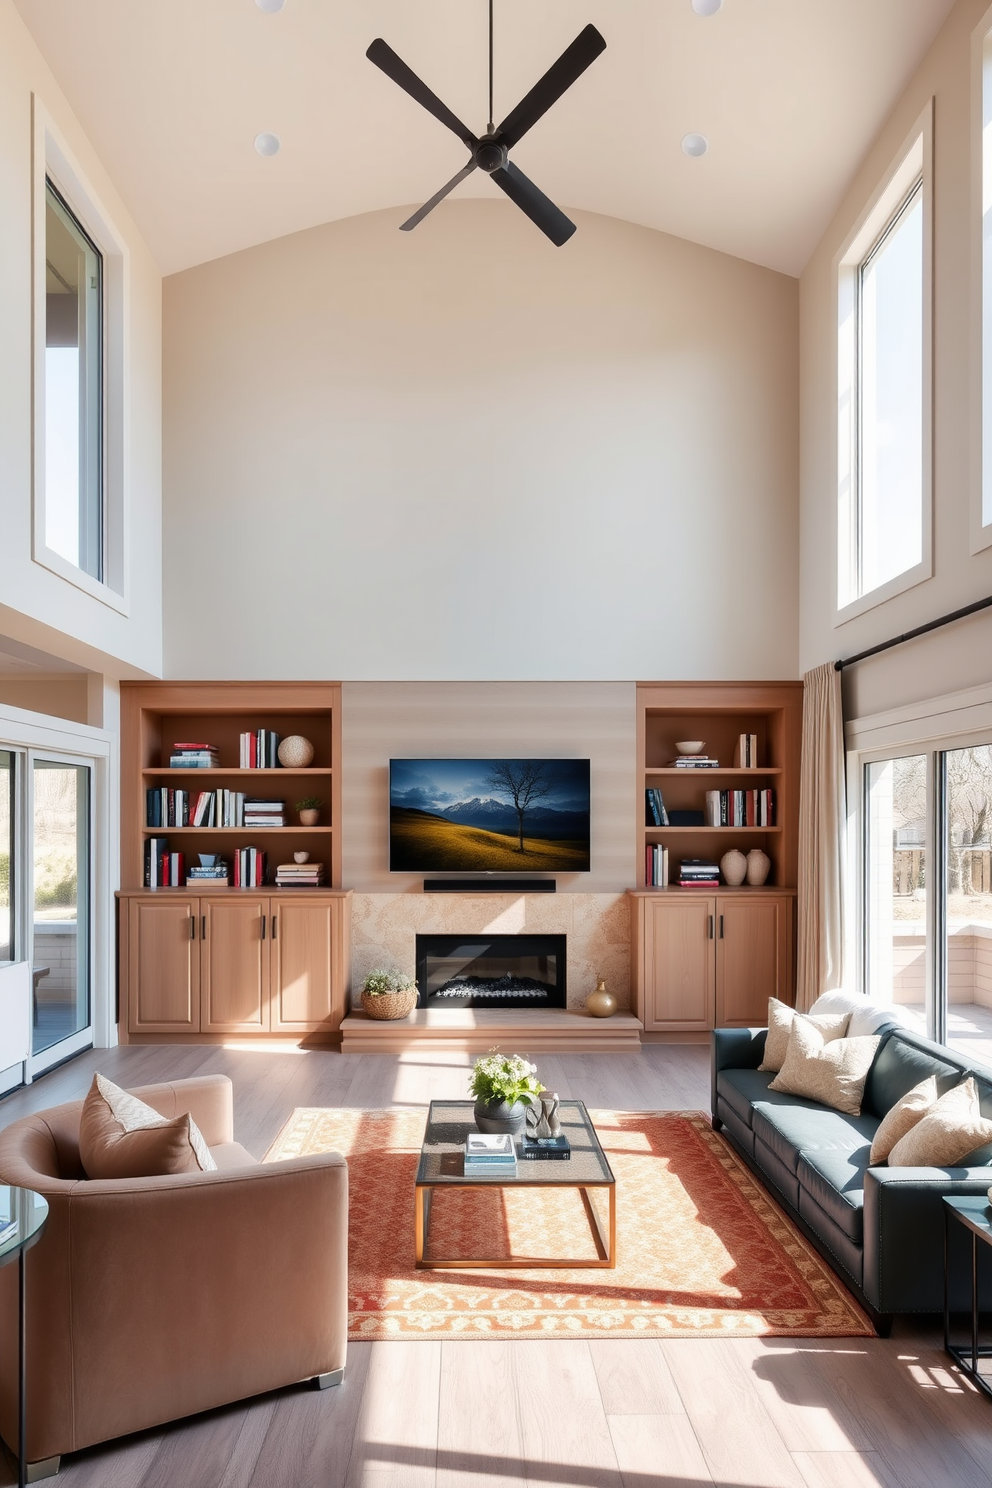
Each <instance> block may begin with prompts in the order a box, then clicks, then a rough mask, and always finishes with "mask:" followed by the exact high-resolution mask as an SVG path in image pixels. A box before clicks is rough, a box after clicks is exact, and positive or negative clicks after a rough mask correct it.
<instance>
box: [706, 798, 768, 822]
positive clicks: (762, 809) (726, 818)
mask: <svg viewBox="0 0 992 1488" xmlns="http://www.w3.org/2000/svg"><path fill="white" fill-rule="evenodd" d="M706 825H707V826H708V827H773V826H774V825H775V792H774V791H773V790H747V791H745V790H723V791H715V790H714V791H707V792H706Z"/></svg>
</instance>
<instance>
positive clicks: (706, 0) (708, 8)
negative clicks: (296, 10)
mask: <svg viewBox="0 0 992 1488" xmlns="http://www.w3.org/2000/svg"><path fill="white" fill-rule="evenodd" d="M258 3H259V5H261V6H262V9H263V10H278V9H279V5H281V4H282V0H278V4H277V3H276V0H268V3H264V0H258ZM722 4H723V0H692V8H693V10H694V11H695V12H696V14H697V15H701V16H711V15H716V13H717V11H718V10H719V9H720V6H721V5H722Z"/></svg>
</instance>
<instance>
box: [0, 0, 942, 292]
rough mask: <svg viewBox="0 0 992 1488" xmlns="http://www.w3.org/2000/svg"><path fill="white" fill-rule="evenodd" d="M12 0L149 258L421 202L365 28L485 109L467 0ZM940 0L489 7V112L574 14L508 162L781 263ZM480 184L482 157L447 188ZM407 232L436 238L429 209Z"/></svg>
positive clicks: (444, 155)
mask: <svg viewBox="0 0 992 1488" xmlns="http://www.w3.org/2000/svg"><path fill="white" fill-rule="evenodd" d="M16 4H17V7H18V10H19V11H20V14H21V15H22V17H23V19H24V21H25V23H26V24H27V26H28V27H29V29H30V31H31V32H32V34H33V36H34V38H35V40H36V42H37V43H38V45H39V47H40V49H41V51H42V52H43V54H44V55H45V57H46V59H47V61H48V63H49V65H50V66H51V68H52V71H53V72H54V74H55V77H56V79H57V80H58V82H59V84H60V85H61V87H62V89H63V91H64V92H65V94H66V95H67V97H68V99H69V102H70V103H71V105H72V106H73V108H74V110H75V112H76V114H77V116H78V118H79V120H80V122H81V124H82V126H83V128H84V129H85V130H86V133H87V135H88V136H89V138H90V140H91V141H92V143H93V145H94V146H95V148H96V150H97V152H98V153H99V155H100V157H101V159H102V160H103V162H104V164H105V166H106V167H107V169H108V170H109V172H110V174H111V176H112V178H113V179H114V181H115V184H116V185H117V187H118V189H119V191H120V193H121V195H122V196H123V198H124V200H125V202H126V203H127V205H128V208H129V210H130V211H131V213H132V214H133V216H134V218H135V220H136V222H137V224H138V226H139V228H140V230H141V231H142V233H143V235H144V237H145V239H146V241H147V243H148V244H149V246H150V248H151V250H152V252H153V254H154V255H155V257H156V259H157V261H158V263H159V265H160V267H161V269H162V271H163V272H164V273H167V274H168V273H174V272H176V271H177V270H180V269H183V268H187V267H189V266H190V265H192V264H196V263H200V262H203V261H205V260H207V259H211V258H216V257H219V256H220V255H222V254H226V253H232V252H234V251H236V250H238V249H241V248H246V247H249V246H251V245H252V244H255V243H259V242H263V241H265V240H267V239H270V238H276V237H281V236H282V235H283V234H285V233H291V232H296V231H299V230H300V229H302V228H307V227H312V226H315V225H316V224H318V223H323V222H329V221H333V220H335V219H338V218H342V217H348V216H352V215H354V214H355V213H359V212H369V211H375V210H377V209H380V208H384V207H392V206H403V207H408V206H413V205H417V204H419V203H420V202H422V201H424V200H425V199H426V198H427V197H429V196H431V195H432V194H433V193H434V192H435V191H436V190H437V189H438V188H439V187H440V186H441V185H442V184H443V183H444V182H445V181H446V180H448V179H449V178H450V177H451V176H452V175H454V173H455V172H456V171H457V170H458V169H459V167H460V166H461V165H463V164H464V163H465V159H466V154H465V151H464V148H463V147H462V145H461V144H459V142H458V140H457V139H456V138H455V137H454V136H453V135H452V134H449V133H448V131H447V130H445V129H444V128H443V127H442V126H441V125H440V124H438V123H437V122H436V121H435V120H434V119H432V118H431V117H430V116H429V115H428V114H426V113H425V112H424V111H423V110H422V109H420V108H419V107H418V106H417V105H416V104H415V103H413V102H412V100H411V99H409V98H408V97H407V96H406V95H405V94H403V93H402V92H400V90H399V89H398V88H397V87H396V86H395V85H394V84H392V83H391V82H389V81H388V79H387V78H385V77H384V76H383V75H382V73H380V72H379V71H377V69H376V68H375V67H373V66H372V64H371V63H370V62H368V61H367V60H366V58H365V49H366V47H367V46H368V44H369V42H370V41H371V40H372V39H373V37H375V36H383V37H385V39H386V40H387V41H388V42H389V43H390V45H391V46H393V47H394V48H395V50H396V51H397V52H398V53H399V54H400V56H401V57H402V58H403V59H404V60H405V61H406V62H408V63H409V64H410V66H411V67H412V68H413V69H414V71H415V72H417V73H418V74H419V75H420V76H421V77H422V78H423V79H424V81H425V82H426V83H428V85H429V86H430V87H431V88H432V89H433V90H434V92H435V93H437V94H439V95H440V97H441V98H442V99H443V100H444V101H445V102H446V103H447V104H448V105H449V107H451V108H452V109H453V110H454V111H455V113H457V114H458V115H460V116H461V117H462V118H463V119H464V120H465V122H466V123H467V124H468V125H469V127H470V128H475V129H476V130H477V131H478V132H481V131H482V129H483V128H484V125H485V118H486V103H487V96H486V95H487V51H486V48H487V12H486V0H285V5H284V8H283V9H282V10H281V11H279V12H277V13H266V12H264V11H262V10H261V9H260V8H259V7H258V5H256V3H255V0H16ZM951 5H952V0H724V4H723V6H722V9H721V10H719V12H718V13H717V14H716V15H714V16H711V17H702V16H699V15H697V14H696V13H695V12H694V11H693V9H692V6H691V4H690V0H540V3H539V4H535V3H534V0H495V9H496V22H495V34H496V45H495V70H496V119H497V122H498V121H499V119H500V118H501V117H503V116H504V115H505V114H507V113H508V112H509V111H510V109H511V108H512V107H513V106H514V105H515V104H516V103H517V101H518V100H519V99H520V98H521V97H522V95H523V94H524V93H525V92H526V91H527V90H528V89H529V88H530V87H531V85H532V84H533V83H534V82H535V81H536V80H537V78H538V77H539V76H540V75H541V74H542V73H543V72H544V71H545V69H546V68H547V67H548V66H549V65H550V64H551V62H553V61H554V60H555V58H556V57H557V56H558V55H559V53H560V52H562V51H563V50H564V48H565V46H566V45H567V44H568V43H569V42H570V41H571V40H572V39H573V37H574V36H576V35H577V33H578V32H579V31H580V30H581V29H582V27H583V26H584V25H585V24H586V23H587V22H589V21H592V22H593V23H594V24H595V25H596V26H597V27H598V28H599V30H600V31H601V32H602V33H603V35H604V37H605V38H606V41H607V50H606V52H605V53H604V54H603V56H601V57H600V58H599V59H598V60H597V61H596V62H595V63H593V65H592V67H591V68H590V69H589V71H588V72H587V73H586V74H585V75H584V76H583V77H582V78H580V79H579V81H578V82H577V83H576V84H575V85H574V86H573V87H572V88H571V89H570V90H569V92H568V93H567V94H566V95H565V97H564V98H563V99H561V100H560V101H559V103H558V104H557V105H556V106H555V108H554V109H553V110H552V111H551V112H550V113H549V114H548V115H546V117H545V118H544V119H542V120H541V121H540V122H539V123H538V124H537V125H536V126H535V128H534V129H533V131H532V133H531V134H529V135H528V136H527V137H526V138H525V139H524V140H523V141H521V143H520V144H519V145H518V146H517V148H516V150H515V151H514V157H513V158H514V160H515V161H516V163H517V164H518V165H519V166H520V167H521V169H523V170H525V171H526V172H527V174H528V175H529V176H530V177H531V178H532V179H533V180H534V181H536V182H537V184H538V185H539V186H540V187H541V188H542V190H544V191H545V192H546V193H547V194H548V195H549V196H551V197H552V198H553V199H554V200H555V201H556V202H557V203H558V204H559V205H560V206H561V207H562V208H563V209H565V210H566V211H567V210H568V209H569V208H570V207H571V208H579V209H585V210H587V211H592V212H600V213H605V214H607V215H610V216H615V217H621V218H626V219H628V220H629V221H631V222H636V223H641V224H643V225H645V226H648V227H653V228H658V229H661V230H662V231H664V232H669V233H675V234H677V235H678V236H680V237H683V238H688V239H691V240H693V241H695V242H699V243H703V244H706V245H708V246H710V247H713V248H718V249H721V250H723V251H724V252H727V253H732V254H735V255H737V256H739V257H741V258H746V259H750V260H753V261H754V262H756V263H761V264H766V265H767V266H769V267H770V268H774V269H780V270H783V271H785V272H787V273H790V274H797V273H799V272H800V271H801V269H802V268H803V266H804V264H805V262H806V260H807V259H808V257H809V255H810V253H811V251H812V249H813V248H814V246H815V244H816V242H817V240H818V238H819V237H820V235H821V234H822V232H823V230H824V228H825V227H826V225H827V223H828V221H829V220H830V217H831V215H832V213H833V211H834V209H835V208H836V205H837V203H838V200H839V198H840V195H841V193H842V191H843V189H844V187H845V186H846V184H847V182H848V181H849V180H850V178H851V175H852V173H853V172H854V170H855V169H856V167H857V165H858V163H859V161H860V159H861V158H862V156H863V155H864V153H865V150H866V149H867V147H868V145H869V144H870V142H871V140H872V138H873V136H874V135H875V133H876V131H877V130H878V128H879V126H880V125H881V124H882V122H883V120H884V119H885V117H886V115H887V114H888V112H889V111H890V110H891V108H892V106H893V104H894V103H895V101H896V99H897V98H898V96H899V94H900V92H901V91H902V89H903V87H904V86H905V84H906V82H907V81H908V80H909V78H910V76H911V75H912V72H913V70H914V68H915V67H916V65H917V63H918V62H919V60H920V58H921V56H922V55H923V53H924V52H925V50H926V48H927V46H928V45H929V44H930V42H931V41H932V39H933V37H934V35H935V34H936V32H937V30H938V29H939V27H940V25H941V23H942V22H943V20H944V18H945V17H946V15H947V13H948V11H949V10H950V9H951ZM263 131H270V132H272V133H274V134H276V135H278V136H279V138H280V141H281V149H280V151H279V153H278V154H277V155H275V156H274V157H272V158H270V159H264V158H262V157H260V156H259V155H258V154H257V153H256V151H255V150H254V148H253V140H254V138H255V136H256V135H257V134H259V133H260V132H263ZM690 132H699V133H702V134H704V135H706V136H707V138H708V140H709V151H708V153H707V154H706V155H704V156H703V157H702V158H699V159H690V158H688V157H687V156H686V155H685V154H684V153H683V151H682V149H681V140H682V137H683V135H685V134H687V133H690ZM490 194H492V195H494V196H495V195H498V193H497V192H496V190H495V188H494V186H493V185H492V183H491V182H490V181H489V180H488V179H487V178H486V177H485V176H483V175H482V174H481V173H480V172H476V173H475V174H474V175H472V176H470V177H469V178H468V179H467V180H466V181H465V182H463V183H462V185H461V186H459V187H458V188H457V189H456V192H455V196H458V195H463V196H488V195H490ZM506 207H507V210H508V211H512V210H513V208H512V207H511V206H510V205H509V203H507V204H506ZM417 231H418V232H421V233H442V232H443V231H444V215H443V210H439V211H438V212H436V213H435V214H434V215H433V216H432V217H431V218H430V219H429V220H428V221H427V222H425V223H424V224H423V225H422V226H421V227H420V228H418V229H417ZM535 231H536V229H535ZM548 251H549V252H555V251H556V250H555V249H553V248H552V247H551V246H550V244H549V247H548ZM560 251H562V252H567V251H568V250H567V247H566V248H564V249H562V250H560Z"/></svg>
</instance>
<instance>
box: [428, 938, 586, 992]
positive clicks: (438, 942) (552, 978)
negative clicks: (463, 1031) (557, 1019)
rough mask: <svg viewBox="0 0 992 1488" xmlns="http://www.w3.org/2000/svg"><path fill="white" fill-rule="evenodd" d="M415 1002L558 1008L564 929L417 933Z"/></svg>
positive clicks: (563, 962)
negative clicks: (553, 932)
mask: <svg viewBox="0 0 992 1488" xmlns="http://www.w3.org/2000/svg"><path fill="white" fill-rule="evenodd" d="M417 988H418V993H417V1005H418V1007H426V1008H465V1007H478V1008H536V1009H542V1008H563V1007H564V1006H565V936H564V935H486V934H483V935H418V936H417Z"/></svg>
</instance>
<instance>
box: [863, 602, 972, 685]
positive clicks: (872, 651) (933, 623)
mask: <svg viewBox="0 0 992 1488" xmlns="http://www.w3.org/2000/svg"><path fill="white" fill-rule="evenodd" d="M990 606H992V594H990V595H989V596H988V598H987V599H976V600H975V603H974V604H970V605H965V607H964V609H963V610H952V611H951V613H950V614H949V615H941V617H940V619H939V620H928V621H927V623H926V625H918V626H917V627H916V629H915V630H907V631H906V633H905V635H897V636H893V637H892V640H891V641H882V642H881V643H880V644H879V645H877V646H869V647H868V649H867V651H859V652H858V653H857V655H856V656H845V657H844V658H843V660H841V661H835V662H834V671H836V672H842V671H843V670H844V668H845V667H849V666H853V665H854V663H855V662H856V661H864V660H865V659H866V658H867V657H869V656H877V655H878V653H879V652H880V651H890V650H891V649H892V647H893V646H901V645H902V643H903V641H912V640H915V639H916V637H917V636H921V635H926V633H927V631H930V630H939V629H940V627H941V626H942V625H950V623H951V621H952V620H963V619H964V618H965V616H966V615H974V614H976V613H977V612H978V611H979V610H987V609H989V608H990Z"/></svg>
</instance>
